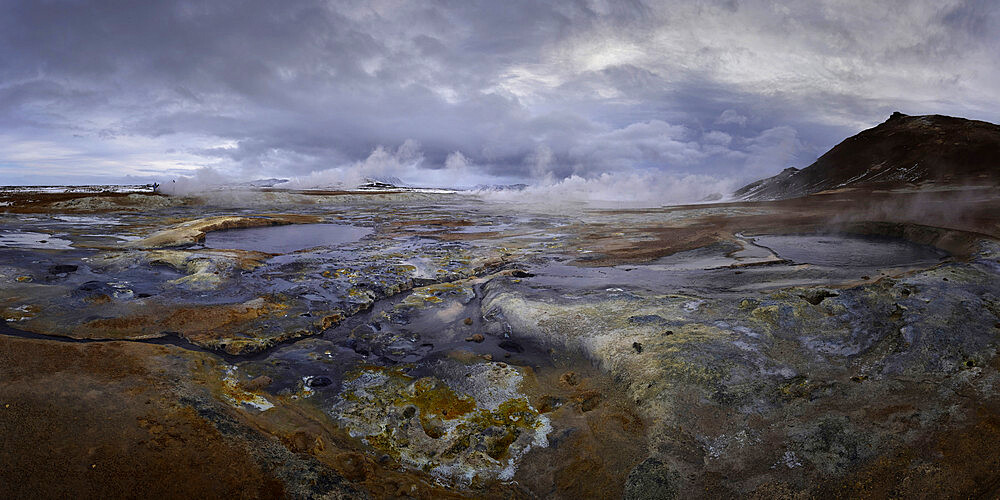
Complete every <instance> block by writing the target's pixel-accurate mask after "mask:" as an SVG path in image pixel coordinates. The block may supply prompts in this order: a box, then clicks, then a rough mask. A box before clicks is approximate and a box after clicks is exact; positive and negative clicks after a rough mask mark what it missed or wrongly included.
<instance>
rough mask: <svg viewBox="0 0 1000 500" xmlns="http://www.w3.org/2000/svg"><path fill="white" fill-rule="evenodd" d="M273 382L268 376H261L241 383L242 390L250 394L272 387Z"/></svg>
mask: <svg viewBox="0 0 1000 500" xmlns="http://www.w3.org/2000/svg"><path fill="white" fill-rule="evenodd" d="M271 382H273V380H272V379H271V377H268V376H267V375H261V376H259V377H256V378H254V379H251V380H248V381H246V382H243V383H241V384H240V389H243V390H244V391H248V392H253V391H259V390H261V389H264V388H266V387H267V386H269V385H271Z"/></svg>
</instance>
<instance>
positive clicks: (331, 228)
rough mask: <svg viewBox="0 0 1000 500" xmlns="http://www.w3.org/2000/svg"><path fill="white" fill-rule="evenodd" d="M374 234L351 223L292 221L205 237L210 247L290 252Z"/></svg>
mask: <svg viewBox="0 0 1000 500" xmlns="http://www.w3.org/2000/svg"><path fill="white" fill-rule="evenodd" d="M371 233H372V230H371V229H369V228H367V227H358V226H351V225H348V224H291V225H287V226H268V227H254V228H248V229H229V230H226V231H215V232H211V233H208V234H207V235H206V236H205V246H206V247H208V248H225V249H237V250H256V251H258V252H267V253H287V252H294V251H295V250H302V249H304V248H313V247H318V246H329V245H340V244H344V243H351V242H355V241H358V240H360V239H361V238H363V237H365V236H367V235H369V234H371Z"/></svg>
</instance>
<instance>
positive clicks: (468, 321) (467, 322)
mask: <svg viewBox="0 0 1000 500" xmlns="http://www.w3.org/2000/svg"><path fill="white" fill-rule="evenodd" d="M462 323H465V325H466V326H470V325H472V318H465V319H464V320H462Z"/></svg>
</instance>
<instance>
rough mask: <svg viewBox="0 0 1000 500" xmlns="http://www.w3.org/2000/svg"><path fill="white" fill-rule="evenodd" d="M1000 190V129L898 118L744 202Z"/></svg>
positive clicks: (770, 181)
mask: <svg viewBox="0 0 1000 500" xmlns="http://www.w3.org/2000/svg"><path fill="white" fill-rule="evenodd" d="M930 184H933V185H942V184H943V185H977V186H984V185H993V186H997V185H1000V126H998V125H994V124H992V123H987V122H983V121H978V120H966V119H964V118H955V117H950V116H941V115H926V116H908V115H904V114H902V113H899V112H896V113H893V114H892V116H890V117H889V119H888V120H886V121H885V122H884V123H882V124H880V125H878V126H877V127H875V128H871V129H868V130H865V131H863V132H861V133H859V134H858V135H855V136H853V137H850V138H848V139H846V140H844V142H841V143H840V144H838V145H836V146H834V148H833V149H831V150H830V151H827V152H826V154H824V155H823V156H821V157H819V159H818V160H816V162H815V163H813V164H812V165H809V166H808V167H806V168H803V169H801V170H799V169H796V168H788V169H785V170H783V171H782V172H781V173H779V174H778V175H775V176H774V177H768V178H766V179H761V180H759V181H756V182H753V183H751V184H748V185H746V186H743V187H742V188H740V189H739V190H737V191H736V192H735V193H734V195H735V196H736V197H737V198H740V199H744V200H778V199H785V198H795V197H798V196H805V195H807V194H812V193H818V192H820V191H826V190H830V189H839V188H848V187H850V188H859V187H867V188H880V189H889V188H899V187H906V186H927V185H930Z"/></svg>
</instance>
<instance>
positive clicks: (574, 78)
mask: <svg viewBox="0 0 1000 500" xmlns="http://www.w3.org/2000/svg"><path fill="white" fill-rule="evenodd" d="M997 82H1000V2H994V1H992V0H968V1H958V0H932V1H931V0H928V1H923V0H912V1H892V0H885V1H877V2H873V1H871V0H806V1H787V2H765V1H755V0H725V1H710V0H701V1H699V0H684V1H659V2H644V1H641V0H624V1H615V2H604V1H589V0H578V1H574V0H567V1H559V2H554V1H553V2H529V1H520V0H511V1H503V2H497V1H494V0H488V1H481V2H480V1H470V0H453V1H452V0H444V1H433V0H426V1H412V2H403V1H392V0H386V1H381V0H376V1H351V0H346V1H321V0H288V1H283V2H273V1H270V0H267V1H265V0H241V1H235V0H211V1H205V2H190V1H157V2H145V1H139V2H137V1H125V0H123V1H77V0H73V1H71V0H65V1H63V0H26V1H20V0H3V1H0V184H70V183H123V182H149V181H159V182H164V181H167V180H173V179H179V178H182V177H185V176H187V177H190V178H191V179H193V180H194V181H195V182H196V183H211V182H225V181H240V180H249V179H256V178H268V177H279V178H286V179H290V180H291V181H292V182H291V183H290V184H289V185H297V186H303V187H307V186H313V185H315V186H320V185H336V184H342V183H352V182H358V181H360V180H364V179H365V178H383V177H384V178H388V177H395V178H398V179H400V180H402V181H403V182H405V183H407V184H411V185H425V186H430V185H434V186H451V187H462V186H473V185H477V184H506V183H522V182H523V183H527V184H533V185H547V186H558V187H559V189H561V190H563V191H567V190H568V191H574V190H577V189H583V190H585V191H586V190H588V189H592V188H593V187H594V186H598V185H601V186H606V185H613V186H616V187H615V188H614V189H613V190H612V192H613V193H614V195H620V194H621V193H622V190H625V191H628V190H633V189H643V188H645V189H647V190H661V191H662V192H663V193H673V194H671V195H681V194H685V193H687V194H689V195H694V194H697V195H701V194H704V193H703V192H707V191H712V190H725V189H731V188H735V187H738V186H739V185H740V184H742V183H745V182H748V181H752V180H754V179H757V178H761V177H764V176H768V175H773V174H775V173H777V172H778V171H780V170H782V169H783V168H786V167H789V166H796V167H804V166H806V165H808V164H809V163H811V162H812V161H813V160H815V159H816V158H817V157H818V156H819V155H821V154H822V153H824V152H825V151H826V150H828V149H829V148H830V147H832V146H834V145H835V144H837V143H838V142H840V141H841V140H843V139H844V138H846V137H848V136H850V135H853V134H856V133H858V132H859V131H861V130H863V129H866V128H870V127H872V126H875V125H877V124H878V123H881V122H882V121H884V120H885V119H886V118H888V116H889V115H890V114H891V113H892V112H893V111H896V110H898V111H901V112H903V113H906V114H911V115H916V114H933V113H938V114H947V115H954V116H963V117H967V118H975V119H981V120H986V121H992V122H1000V106H998V105H997V103H1000V84H998V83H997ZM695 186H699V187H698V188H697V189H695ZM692 190H694V191H699V192H698V193H692V192H691V191H692ZM664 196H667V194H664Z"/></svg>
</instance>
